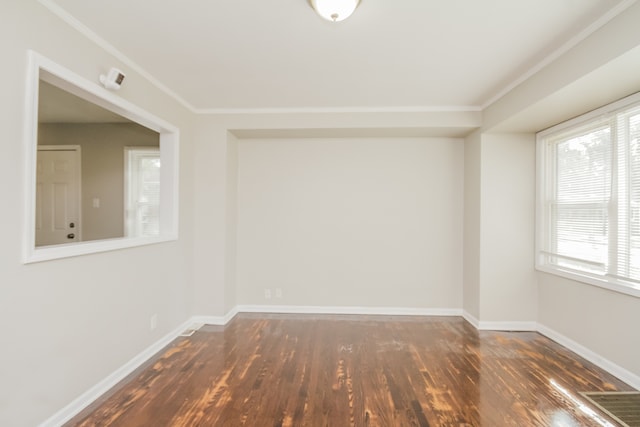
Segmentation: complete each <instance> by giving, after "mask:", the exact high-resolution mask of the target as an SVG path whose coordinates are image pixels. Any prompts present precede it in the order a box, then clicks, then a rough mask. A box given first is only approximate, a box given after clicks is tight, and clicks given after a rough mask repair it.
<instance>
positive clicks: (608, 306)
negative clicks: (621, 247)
mask: <svg viewBox="0 0 640 427" xmlns="http://www.w3.org/2000/svg"><path fill="white" fill-rule="evenodd" d="M538 276H539V277H538V282H539V305H540V310H539V322H540V323H541V324H542V325H544V326H545V327H547V328H549V329H551V330H553V331H555V332H557V333H559V334H561V335H562V336H564V337H567V338H569V339H570V340H572V341H575V342H576V343H578V344H580V345H582V346H584V347H586V348H588V349H589V350H590V351H592V352H594V353H596V354H598V355H600V356H601V357H603V358H605V359H607V360H608V361H609V362H612V363H613V364H615V365H618V366H619V367H622V368H623V369H624V370H626V371H629V372H630V373H632V374H634V375H635V376H636V382H635V384H636V386H637V384H638V383H639V382H638V381H637V378H640V333H639V332H638V328H637V326H638V325H640V298H635V297H632V296H629V295H623V294H620V293H618V292H613V291H609V290H606V289H602V288H599V287H596V286H592V285H588V284H586V283H579V282H575V281H573V280H569V279H565V278H562V277H558V276H554V275H551V274H546V273H538Z"/></svg>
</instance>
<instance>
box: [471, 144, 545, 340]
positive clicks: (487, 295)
mask: <svg viewBox="0 0 640 427" xmlns="http://www.w3.org/2000/svg"><path fill="white" fill-rule="evenodd" d="M481 150H482V152H481V157H482V171H481V176H482V177H481V205H482V208H481V214H480V233H481V242H480V318H479V320H481V322H492V321H498V322H510V323H512V324H513V323H514V322H524V324H523V325H524V329H528V327H529V325H533V324H534V322H535V320H536V318H537V309H538V307H537V284H536V274H535V270H534V262H533V260H534V256H533V253H534V224H535V137H534V135H530V134H522V135H516V134H511V135H507V134H483V135H482V145H481Z"/></svg>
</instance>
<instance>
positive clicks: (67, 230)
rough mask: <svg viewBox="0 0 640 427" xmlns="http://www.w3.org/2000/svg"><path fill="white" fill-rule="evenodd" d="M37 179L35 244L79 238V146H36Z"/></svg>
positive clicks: (78, 239) (47, 243) (59, 242)
mask: <svg viewBox="0 0 640 427" xmlns="http://www.w3.org/2000/svg"><path fill="white" fill-rule="evenodd" d="M36 183H37V187H36V224H35V227H36V246H46V245H58V244H61V243H70V242H78V241H80V240H81V236H80V147H78V146H39V147H38V158H37V172H36Z"/></svg>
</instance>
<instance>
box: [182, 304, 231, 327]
mask: <svg viewBox="0 0 640 427" xmlns="http://www.w3.org/2000/svg"><path fill="white" fill-rule="evenodd" d="M236 314H238V307H233V308H232V309H231V310H230V311H229V312H228V313H227V314H225V315H224V316H193V317H192V318H191V327H192V328H193V327H195V328H196V329H197V327H199V326H200V325H217V326H224V325H226V324H227V323H229V322H230V321H231V319H233V318H234V317H235V316H236Z"/></svg>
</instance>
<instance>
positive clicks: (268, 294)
mask: <svg viewBox="0 0 640 427" xmlns="http://www.w3.org/2000/svg"><path fill="white" fill-rule="evenodd" d="M264 298H265V299H271V289H265V290H264Z"/></svg>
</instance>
